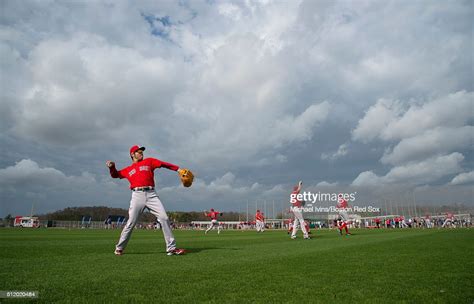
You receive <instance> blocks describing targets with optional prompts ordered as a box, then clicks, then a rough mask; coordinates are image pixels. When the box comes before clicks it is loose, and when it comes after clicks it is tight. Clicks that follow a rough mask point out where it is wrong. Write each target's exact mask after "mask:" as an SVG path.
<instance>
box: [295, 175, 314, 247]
mask: <svg viewBox="0 0 474 304" xmlns="http://www.w3.org/2000/svg"><path fill="white" fill-rule="evenodd" d="M302 186H303V182H301V181H300V182H299V183H298V186H295V187H294V188H293V192H291V196H290V197H291V201H290V203H291V210H292V211H293V214H294V216H295V219H294V221H293V232H292V233H291V238H292V239H296V232H298V226H300V227H301V231H303V237H304V239H305V240H309V239H310V237H309V235H308V231H307V230H306V227H305V224H304V218H303V210H302V209H303V202H302V201H300V200H298V199H297V195H298V194H299V193H300V191H301V187H302Z"/></svg>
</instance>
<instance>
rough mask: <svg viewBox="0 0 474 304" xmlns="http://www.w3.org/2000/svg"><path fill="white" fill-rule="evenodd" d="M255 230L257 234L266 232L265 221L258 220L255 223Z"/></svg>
mask: <svg viewBox="0 0 474 304" xmlns="http://www.w3.org/2000/svg"><path fill="white" fill-rule="evenodd" d="M255 228H256V229H257V232H264V231H265V223H264V222H263V221H259V220H256V221H255Z"/></svg>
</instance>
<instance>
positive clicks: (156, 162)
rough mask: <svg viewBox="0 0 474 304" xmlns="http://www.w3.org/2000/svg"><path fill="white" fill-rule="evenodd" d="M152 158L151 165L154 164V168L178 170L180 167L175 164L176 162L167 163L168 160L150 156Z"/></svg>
mask: <svg viewBox="0 0 474 304" xmlns="http://www.w3.org/2000/svg"><path fill="white" fill-rule="evenodd" d="M150 159H151V165H152V166H153V169H156V168H166V169H169V170H173V171H178V169H179V166H178V165H175V164H172V163H167V162H164V161H161V160H159V159H156V158H150Z"/></svg>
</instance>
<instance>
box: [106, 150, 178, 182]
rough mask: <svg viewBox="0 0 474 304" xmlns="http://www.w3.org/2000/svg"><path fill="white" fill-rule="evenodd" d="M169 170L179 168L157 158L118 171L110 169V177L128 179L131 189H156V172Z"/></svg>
mask: <svg viewBox="0 0 474 304" xmlns="http://www.w3.org/2000/svg"><path fill="white" fill-rule="evenodd" d="M162 167H163V168H167V169H170V170H173V171H178V169H179V167H178V166H176V165H173V164H170V163H167V162H164V161H161V160H159V159H156V158H145V159H143V160H141V161H139V162H136V163H133V164H132V165H130V166H128V167H126V168H124V169H122V170H120V171H117V168H115V166H113V167H111V168H109V170H110V176H112V177H113V178H126V179H128V181H129V182H130V189H133V188H135V187H155V174H154V172H153V171H154V170H155V169H157V168H162Z"/></svg>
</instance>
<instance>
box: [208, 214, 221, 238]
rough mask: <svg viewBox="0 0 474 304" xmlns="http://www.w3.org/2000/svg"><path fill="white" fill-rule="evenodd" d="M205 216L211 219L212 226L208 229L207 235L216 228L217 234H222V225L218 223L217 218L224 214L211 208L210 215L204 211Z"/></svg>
mask: <svg viewBox="0 0 474 304" xmlns="http://www.w3.org/2000/svg"><path fill="white" fill-rule="evenodd" d="M204 215H205V216H207V217H210V218H211V224H210V225H209V228H207V230H206V232H205V234H207V233H208V232H209V231H210V230H211V229H213V228H214V227H217V234H220V233H221V225H220V224H219V222H218V221H217V216H219V215H222V212H219V211H214V209H212V208H211V210H210V211H209V213H207V212H206V211H204Z"/></svg>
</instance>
